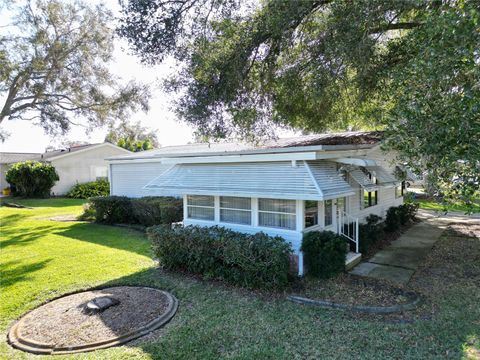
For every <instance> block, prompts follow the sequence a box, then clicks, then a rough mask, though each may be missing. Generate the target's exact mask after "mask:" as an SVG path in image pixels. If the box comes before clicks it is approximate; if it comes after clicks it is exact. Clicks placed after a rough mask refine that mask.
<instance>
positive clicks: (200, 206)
mask: <svg viewBox="0 0 480 360" xmlns="http://www.w3.org/2000/svg"><path fill="white" fill-rule="evenodd" d="M189 196H208V197H211V198H213V206H206V205H191V204H189V203H188V197H189ZM186 204H187V209H186V214H185V215H186V218H187V219H190V220H198V221H210V222H214V221H215V196H213V195H187V196H186ZM189 208H202V209H213V218H212V219H198V218H194V217H191V216H189V214H188V209H189Z"/></svg>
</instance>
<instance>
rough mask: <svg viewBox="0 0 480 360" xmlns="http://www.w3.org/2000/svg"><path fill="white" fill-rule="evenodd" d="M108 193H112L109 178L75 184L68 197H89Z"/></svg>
mask: <svg viewBox="0 0 480 360" xmlns="http://www.w3.org/2000/svg"><path fill="white" fill-rule="evenodd" d="M108 195H110V183H109V182H108V180H97V181H90V182H86V183H81V184H75V185H74V186H73V187H72V188H71V189H70V191H69V192H68V193H67V197H69V198H74V199H88V198H91V197H95V196H108Z"/></svg>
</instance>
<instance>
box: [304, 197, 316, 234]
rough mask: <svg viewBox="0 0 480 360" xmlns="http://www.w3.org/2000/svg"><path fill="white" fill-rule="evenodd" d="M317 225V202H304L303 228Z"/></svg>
mask: <svg viewBox="0 0 480 360" xmlns="http://www.w3.org/2000/svg"><path fill="white" fill-rule="evenodd" d="M315 225H318V201H317V200H305V228H308V227H311V226H315Z"/></svg>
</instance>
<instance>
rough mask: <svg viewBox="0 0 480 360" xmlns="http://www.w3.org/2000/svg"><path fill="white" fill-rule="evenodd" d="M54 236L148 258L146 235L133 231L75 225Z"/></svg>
mask: <svg viewBox="0 0 480 360" xmlns="http://www.w3.org/2000/svg"><path fill="white" fill-rule="evenodd" d="M55 234H56V235H60V236H65V237H69V238H71V239H75V240H80V241H86V242H90V243H93V244H97V245H103V246H108V247H112V248H116V249H120V250H125V251H130V252H134V253H137V254H140V255H146V256H149V255H150V254H149V250H148V249H149V248H150V246H149V244H150V242H149V241H148V239H147V237H146V235H145V234H144V233H142V232H139V231H137V230H133V229H127V228H120V227H115V226H108V225H100V224H95V223H76V224H73V225H72V226H70V227H69V228H68V229H66V230H63V231H58V232H55Z"/></svg>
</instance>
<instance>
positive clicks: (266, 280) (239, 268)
mask: <svg viewBox="0 0 480 360" xmlns="http://www.w3.org/2000/svg"><path fill="white" fill-rule="evenodd" d="M147 234H148V236H149V238H150V239H151V241H152V247H153V251H154V253H155V255H156V256H157V257H158V259H159V262H160V264H161V265H162V266H163V267H164V268H166V269H170V270H182V271H187V272H190V273H194V274H200V275H203V276H204V277H206V278H214V279H222V280H225V281H227V282H229V283H231V284H234V285H239V286H243V287H248V288H265V289H282V288H285V287H287V286H288V284H289V268H290V254H291V247H290V244H288V243H287V242H286V241H285V240H284V239H283V238H281V237H278V236H276V237H272V236H268V235H266V234H264V233H257V234H255V235H249V234H243V233H239V232H235V231H232V230H229V229H226V228H224V227H217V226H214V227H201V226H187V227H176V228H174V229H172V228H171V227H169V226H166V225H160V226H153V227H150V228H148V229H147Z"/></svg>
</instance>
